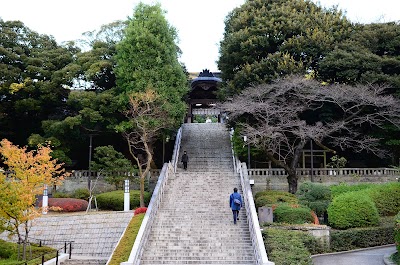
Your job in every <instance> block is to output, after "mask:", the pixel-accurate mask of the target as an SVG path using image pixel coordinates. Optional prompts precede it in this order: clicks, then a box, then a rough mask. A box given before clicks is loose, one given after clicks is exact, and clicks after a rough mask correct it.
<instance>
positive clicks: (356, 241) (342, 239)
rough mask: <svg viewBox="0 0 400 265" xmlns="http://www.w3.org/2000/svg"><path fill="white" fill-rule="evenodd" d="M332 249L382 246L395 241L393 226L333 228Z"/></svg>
mask: <svg viewBox="0 0 400 265" xmlns="http://www.w3.org/2000/svg"><path fill="white" fill-rule="evenodd" d="M330 237H331V241H330V247H331V250H332V251H345V250H351V249H358V248H367V247H375V246H382V245H388V244H393V243H394V232H393V226H386V227H369V228H353V229H348V230H331V233H330Z"/></svg>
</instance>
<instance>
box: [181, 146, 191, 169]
mask: <svg viewBox="0 0 400 265" xmlns="http://www.w3.org/2000/svg"><path fill="white" fill-rule="evenodd" d="M181 161H182V163H183V169H185V170H186V169H187V164H188V162H189V157H188V155H187V153H186V151H184V152H183V155H182V159H181Z"/></svg>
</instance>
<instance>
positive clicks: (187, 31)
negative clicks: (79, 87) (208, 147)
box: [0, 0, 400, 72]
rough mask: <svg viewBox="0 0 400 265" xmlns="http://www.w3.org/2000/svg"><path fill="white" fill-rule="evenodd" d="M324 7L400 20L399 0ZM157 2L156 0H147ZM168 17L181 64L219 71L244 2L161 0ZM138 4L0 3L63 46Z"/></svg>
mask: <svg viewBox="0 0 400 265" xmlns="http://www.w3.org/2000/svg"><path fill="white" fill-rule="evenodd" d="M313 1H314V2H316V3H319V4H320V5H322V6H324V7H332V6H333V5H338V7H339V8H340V9H341V10H343V11H345V12H346V16H347V17H348V18H349V19H350V20H351V21H353V22H361V23H370V22H388V21H400V11H399V10H400V1H399V0H380V1H368V0H320V1H318V0H313ZM142 2H144V3H147V4H153V3H155V1H153V0H143V1H142ZM158 2H160V3H161V6H162V8H163V9H164V10H166V11H167V15H166V18H167V20H168V21H169V22H170V24H171V25H173V26H174V27H175V28H176V29H177V30H178V36H179V46H180V48H181V49H182V52H183V54H182V56H181V58H180V60H181V61H182V62H183V63H184V64H185V65H186V67H187V69H188V70H189V72H200V71H202V70H203V69H206V68H207V69H210V70H211V71H217V70H218V69H217V66H216V63H215V61H217V60H218V46H219V42H220V40H221V39H222V37H223V32H224V18H225V16H226V15H227V14H228V13H229V11H231V10H232V9H233V8H235V7H237V6H240V5H241V4H243V3H244V2H245V0H160V1H158ZM138 3H139V0H112V1H110V0H69V1H57V0H34V1H33V0H0V18H2V19H3V20H5V21H7V20H20V21H22V22H23V23H24V24H25V25H26V26H28V27H29V28H31V29H32V30H34V31H37V32H38V33H40V34H47V35H53V36H54V37H55V38H56V40H57V41H58V42H59V43H61V42H63V41H68V40H76V39H79V38H81V34H82V33H83V32H86V31H92V30H95V29H98V28H100V26H101V25H104V24H108V23H110V22H113V21H115V20H121V19H126V18H127V17H128V16H131V15H132V13H133V9H134V7H135V6H136V5H137V4H138Z"/></svg>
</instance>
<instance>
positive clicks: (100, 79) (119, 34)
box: [75, 20, 127, 91]
mask: <svg viewBox="0 0 400 265" xmlns="http://www.w3.org/2000/svg"><path fill="white" fill-rule="evenodd" d="M126 26H127V21H121V20H119V21H114V22H112V23H109V24H105V25H102V26H101V27H100V29H99V30H94V31H89V32H85V33H83V36H84V38H85V39H83V40H80V41H79V43H80V45H81V46H83V47H89V49H88V50H87V51H85V52H82V53H78V54H77V64H78V65H79V66H80V71H79V74H78V77H77V84H75V85H76V86H77V87H79V88H84V89H85V90H95V91H103V90H107V89H111V88H113V87H115V74H114V67H115V63H116V62H115V58H114V55H115V53H116V45H117V43H118V42H120V41H121V40H122V38H123V36H124V30H125V28H126Z"/></svg>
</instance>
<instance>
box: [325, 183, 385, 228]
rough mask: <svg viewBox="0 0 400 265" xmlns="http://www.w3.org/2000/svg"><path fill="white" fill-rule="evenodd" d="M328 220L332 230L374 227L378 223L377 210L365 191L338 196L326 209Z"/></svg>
mask: <svg viewBox="0 0 400 265" xmlns="http://www.w3.org/2000/svg"><path fill="white" fill-rule="evenodd" d="M328 220H329V224H330V225H331V226H332V227H333V228H337V229H347V228H353V227H368V226H376V225H378V223H379V214H378V210H377V209H376V206H375V204H374V202H373V201H372V199H371V198H370V197H369V196H368V194H367V193H366V192H365V191H356V192H348V193H344V194H342V195H338V196H337V197H335V198H334V199H333V201H332V203H331V204H330V205H329V207H328Z"/></svg>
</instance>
